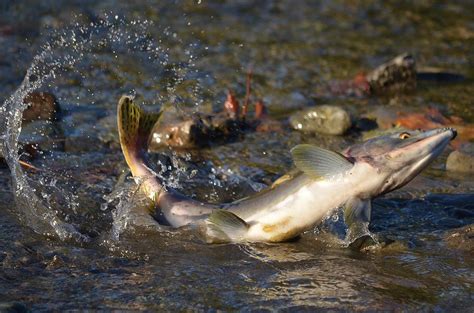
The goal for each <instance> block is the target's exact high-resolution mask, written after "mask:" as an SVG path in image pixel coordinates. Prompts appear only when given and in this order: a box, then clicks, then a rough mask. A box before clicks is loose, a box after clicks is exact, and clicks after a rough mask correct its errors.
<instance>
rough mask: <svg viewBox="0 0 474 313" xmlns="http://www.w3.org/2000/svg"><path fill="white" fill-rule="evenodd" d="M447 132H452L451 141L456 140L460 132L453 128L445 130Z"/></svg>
mask: <svg viewBox="0 0 474 313" xmlns="http://www.w3.org/2000/svg"><path fill="white" fill-rule="evenodd" d="M445 130H450V131H451V134H452V135H451V140H454V138H456V136H457V135H458V131H457V130H456V128H452V127H447V128H445Z"/></svg>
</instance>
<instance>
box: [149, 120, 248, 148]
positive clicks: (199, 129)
mask: <svg viewBox="0 0 474 313" xmlns="http://www.w3.org/2000/svg"><path fill="white" fill-rule="evenodd" d="M164 120H167V121H168V119H165V118H164ZM252 128H253V125H252V123H246V122H245V121H243V120H240V119H231V118H229V117H228V116H227V115H226V114H225V113H218V114H215V115H205V114H195V115H193V116H190V117H188V118H187V119H185V120H176V119H174V121H173V119H172V120H171V121H170V122H169V123H168V122H167V123H166V124H161V123H158V124H157V125H155V128H154V129H153V131H152V135H151V142H150V150H157V149H160V148H162V147H166V146H171V147H175V148H198V147H205V146H209V145H210V144H212V143H222V142H232V141H235V140H237V139H239V138H241V137H242V136H243V132H244V131H245V130H247V129H252Z"/></svg>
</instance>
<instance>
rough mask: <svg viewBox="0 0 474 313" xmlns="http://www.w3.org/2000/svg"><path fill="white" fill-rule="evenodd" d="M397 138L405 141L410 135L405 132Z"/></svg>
mask: <svg viewBox="0 0 474 313" xmlns="http://www.w3.org/2000/svg"><path fill="white" fill-rule="evenodd" d="M399 137H400V139H407V138H410V134H409V133H406V132H405V133H401V134H400V136H399Z"/></svg>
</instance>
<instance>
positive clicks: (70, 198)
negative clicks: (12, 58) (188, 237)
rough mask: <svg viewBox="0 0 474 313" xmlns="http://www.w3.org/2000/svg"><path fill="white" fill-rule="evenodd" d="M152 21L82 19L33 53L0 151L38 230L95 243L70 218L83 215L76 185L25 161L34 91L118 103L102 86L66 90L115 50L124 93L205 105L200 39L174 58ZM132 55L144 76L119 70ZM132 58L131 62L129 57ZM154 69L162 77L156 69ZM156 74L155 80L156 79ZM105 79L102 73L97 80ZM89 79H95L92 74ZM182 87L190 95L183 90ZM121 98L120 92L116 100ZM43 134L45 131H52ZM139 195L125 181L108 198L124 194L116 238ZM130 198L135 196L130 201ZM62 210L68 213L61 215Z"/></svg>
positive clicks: (8, 112)
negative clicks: (26, 118) (23, 140)
mask: <svg viewBox="0 0 474 313" xmlns="http://www.w3.org/2000/svg"><path fill="white" fill-rule="evenodd" d="M152 25H153V23H151V22H149V21H146V20H132V21H126V20H124V19H120V18H119V17H118V16H117V15H115V16H108V15H105V18H104V19H103V20H100V21H98V22H94V23H91V24H90V25H88V26H87V27H85V26H81V25H79V24H75V25H73V26H71V27H68V28H66V29H64V30H61V31H58V32H53V33H52V35H50V38H49V39H48V40H47V42H46V43H45V44H44V45H43V46H42V48H41V49H42V51H41V52H40V53H39V54H38V55H36V56H35V57H34V59H33V62H32V63H31V65H30V67H29V68H28V70H27V72H26V75H25V78H24V80H23V82H22V83H21V85H20V87H18V89H17V90H16V91H15V92H14V93H13V94H12V95H11V96H10V97H9V98H8V99H6V100H5V102H4V103H3V105H2V106H1V108H0V132H1V134H2V135H1V137H0V153H1V155H2V156H3V157H4V158H5V160H6V163H7V164H8V166H9V168H10V170H11V174H12V186H13V191H14V198H15V203H16V206H17V208H18V215H19V217H20V219H21V220H22V221H23V222H24V223H25V224H27V225H29V226H30V227H31V228H32V229H33V230H34V231H35V232H37V233H39V234H43V235H46V236H57V237H59V238H60V239H61V240H73V241H76V242H79V243H80V242H88V241H90V240H91V238H90V237H89V236H88V235H86V234H83V233H81V232H80V231H79V230H78V227H77V225H75V224H74V223H73V222H71V223H68V222H66V221H67V220H73V216H72V215H73V214H74V213H77V210H76V209H77V206H79V203H78V202H77V201H76V200H75V199H77V196H76V195H75V193H74V190H71V188H70V186H69V188H66V185H67V184H68V183H64V182H60V181H61V180H59V181H58V180H56V179H55V177H58V174H57V173H53V171H52V170H51V169H42V170H41V171H40V173H37V176H39V178H38V177H30V175H27V174H26V173H25V172H24V170H23V169H22V167H21V166H20V163H19V160H20V153H19V151H20V144H19V136H20V133H21V129H22V114H23V111H24V110H25V109H26V108H27V104H26V103H25V101H24V99H25V97H26V96H27V95H28V94H30V93H31V92H33V91H36V90H38V89H40V88H43V87H47V88H49V89H50V90H52V91H53V92H54V93H55V94H56V95H59V98H60V99H61V102H65V103H70V104H74V105H76V106H79V105H81V104H82V103H87V104H95V105H103V106H104V105H108V104H113V103H116V99H115V98H114V99H108V97H107V95H108V94H110V91H107V92H104V91H102V90H100V88H99V87H100V86H98V85H95V86H87V85H85V86H80V87H79V88H76V89H71V88H69V89H68V91H64V90H62V89H61V84H62V83H64V81H67V80H68V79H71V77H72V78H74V77H75V76H79V77H81V78H86V77H87V76H94V75H100V69H97V68H94V65H95V64H97V62H96V59H97V56H98V55H100V54H103V53H109V54H111V55H112V56H113V57H112V58H111V59H110V60H109V63H110V68H108V69H107V70H109V71H113V75H114V76H115V77H116V79H117V81H118V82H119V84H117V85H118V86H117V87H118V88H117V89H118V92H127V93H132V94H136V93H138V94H140V95H142V96H143V98H144V99H145V100H147V102H152V103H170V104H172V105H176V106H178V105H179V106H181V105H187V106H191V107H195V108H196V109H197V108H198V107H199V105H200V104H201V103H202V100H201V97H200V88H201V86H200V84H199V81H198V78H197V70H195V69H194V58H195V54H194V53H192V52H191V51H192V49H193V47H194V46H195V44H191V45H188V46H186V45H185V46H184V47H185V49H183V51H184V56H182V55H177V57H178V59H181V60H182V59H183V58H184V59H186V60H187V61H186V62H178V61H176V60H175V59H174V58H173V53H175V52H176V51H172V49H171V48H169V47H163V46H161V45H156V44H154V41H153V39H152V38H151V36H148V35H147V29H148V28H149V27H150V26H152ZM162 35H163V36H164V37H166V38H168V40H169V39H170V38H171V39H172V40H173V41H175V42H176V43H178V44H180V42H179V38H177V36H176V34H175V33H173V32H172V31H171V30H170V29H169V28H165V29H164V30H163V32H162ZM160 41H161V40H159V42H160ZM177 54H179V53H177ZM131 55H132V56H134V58H133V61H134V64H133V67H134V70H136V72H137V73H138V77H137V76H136V74H135V76H134V77H133V74H134V73H127V72H126V71H122V70H121V69H120V65H121V64H122V63H124V62H128V61H129V60H130V56H131ZM125 57H126V60H125V61H124V60H122V59H125ZM102 70H104V69H102ZM141 71H147V72H148V73H147V75H145V76H146V77H147V78H148V80H147V82H142V81H140V75H139V74H140V72H141ZM152 72H154V73H155V74H149V73H152ZM149 77H152V78H153V80H149ZM163 77H165V79H164V78H163ZM98 78H100V77H97V79H96V80H98ZM89 81H95V80H94V79H89ZM135 86H140V87H138V88H137V87H135ZM180 89H183V91H185V92H180ZM157 90H158V91H157ZM68 92H69V94H68ZM101 93H102V94H101ZM119 95H120V94H117V99H118V96H119ZM41 135H42V136H46V134H41ZM41 154H42V157H43V159H44V160H46V159H48V158H49V159H54V158H55V157H57V158H61V157H66V158H67V157H68V156H67V155H66V156H64V155H59V156H55V155H54V154H53V153H48V154H45V153H43V152H40V155H41ZM181 171H182V170H181ZM52 178H53V179H52ZM61 178H63V179H64V180H65V181H67V180H68V179H70V178H71V177H68V176H67V175H65V177H61ZM170 184H171V185H172V186H174V187H176V186H178V180H176V179H173V180H172V181H170ZM136 194H137V190H136V187H134V188H132V187H130V185H124V186H121V187H120V188H119V189H118V191H115V192H114V193H112V194H110V195H109V196H106V198H105V199H106V201H107V203H110V202H112V201H113V199H116V198H117V197H118V198H119V199H120V200H119V203H118V205H117V208H116V209H115V211H114V213H113V219H114V225H113V230H112V233H113V237H114V238H118V236H119V233H120V232H121V231H122V229H124V228H126V227H127V226H128V225H129V224H130V219H131V218H133V216H132V217H130V210H131V206H132V205H134V204H133V203H131V202H130V201H132V200H133V201H132V202H134V201H135V200H137V198H136ZM132 195H133V196H132ZM58 197H59V198H61V199H62V200H63V201H52V199H53V198H58ZM124 197H126V198H127V199H130V201H125V200H124V199H125V198H124ZM142 200H143V199H142ZM58 206H61V207H58ZM104 207H107V206H106V205H105V206H104V205H103V206H102V208H104ZM61 212H66V213H65V214H61ZM147 223H148V224H149V222H146V223H145V224H147ZM148 224H147V225H148Z"/></svg>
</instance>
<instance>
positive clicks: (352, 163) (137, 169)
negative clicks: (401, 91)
mask: <svg viewBox="0 0 474 313" xmlns="http://www.w3.org/2000/svg"><path fill="white" fill-rule="evenodd" d="M160 115H161V112H160V113H147V112H145V111H143V110H142V109H141V108H139V107H138V106H137V105H136V104H134V103H133V100H132V99H131V98H130V97H127V96H123V97H122V98H121V99H120V101H119V104H118V130H119V136H120V143H121V147H122V151H123V154H124V156H125V159H126V162H127V164H128V166H129V167H130V169H131V171H132V174H133V176H134V177H135V178H137V179H139V180H140V182H141V183H142V188H143V189H144V191H145V193H146V194H147V196H148V197H149V198H151V199H152V200H153V201H154V203H155V208H156V212H153V213H154V214H153V215H154V217H155V218H156V219H157V220H158V221H159V222H161V223H165V224H169V225H171V226H174V227H180V226H184V225H188V224H195V225H199V226H200V227H201V228H202V229H203V231H204V233H205V235H206V239H207V241H208V242H210V243H212V242H244V241H263V242H281V241H286V240H289V239H292V238H294V237H296V236H298V235H299V234H301V233H302V232H304V231H306V230H308V229H311V228H313V227H314V226H315V225H317V224H318V223H319V222H321V220H322V219H323V218H324V217H325V216H327V215H328V214H330V213H331V212H332V211H333V210H336V209H337V208H340V207H344V208H345V211H344V217H345V222H346V224H348V226H349V232H352V237H353V238H354V239H356V238H357V234H358V233H360V232H361V231H360V229H361V228H363V226H364V225H365V226H366V225H368V223H369V221H370V215H371V200H372V199H373V198H375V197H377V196H379V195H382V194H385V193H387V192H390V191H392V190H395V189H397V188H400V187H402V186H403V185H405V184H406V183H408V182H409V181H410V180H412V179H413V178H414V177H415V176H416V175H417V174H419V173H420V172H421V171H422V170H423V169H424V168H425V167H426V166H427V165H428V164H429V163H430V162H431V161H432V160H433V159H434V158H435V157H436V156H438V155H439V154H440V153H441V152H442V151H443V149H444V148H445V147H446V146H447V145H448V143H449V141H450V140H452V139H453V138H454V137H456V130H455V129H453V128H442V129H434V130H430V131H425V132H421V131H409V132H402V133H394V134H390V135H386V136H381V137H378V138H374V139H370V140H368V141H366V142H364V143H361V144H357V145H354V146H352V147H350V148H349V149H347V150H346V151H344V152H343V153H342V154H340V153H337V152H333V151H329V150H326V149H322V148H319V147H316V146H312V145H307V144H302V145H298V146H296V147H294V148H293V149H292V150H291V153H292V156H293V160H294V163H295V165H296V167H297V171H295V172H294V173H292V174H288V175H285V176H283V177H282V178H280V179H279V180H278V181H276V182H275V183H274V184H273V185H272V186H271V187H269V188H268V189H266V190H264V191H262V192H260V193H257V194H255V195H254V196H251V197H248V198H244V199H241V200H238V201H235V202H232V203H226V204H221V205H214V204H207V203H203V202H201V201H197V200H194V199H191V198H189V197H186V196H185V195H183V194H181V193H179V192H178V191H176V190H173V189H171V188H165V187H164V185H163V184H162V183H161V182H160V180H159V179H158V178H157V177H156V175H154V172H153V171H152V170H151V168H150V167H149V165H148V162H147V158H146V152H147V148H148V142H149V137H150V132H151V130H152V128H153V125H154V124H155V123H156V121H157V120H158V119H159V117H160Z"/></svg>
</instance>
